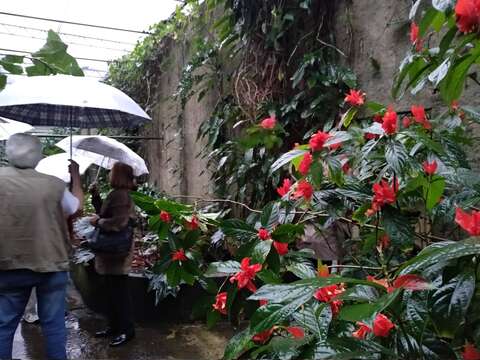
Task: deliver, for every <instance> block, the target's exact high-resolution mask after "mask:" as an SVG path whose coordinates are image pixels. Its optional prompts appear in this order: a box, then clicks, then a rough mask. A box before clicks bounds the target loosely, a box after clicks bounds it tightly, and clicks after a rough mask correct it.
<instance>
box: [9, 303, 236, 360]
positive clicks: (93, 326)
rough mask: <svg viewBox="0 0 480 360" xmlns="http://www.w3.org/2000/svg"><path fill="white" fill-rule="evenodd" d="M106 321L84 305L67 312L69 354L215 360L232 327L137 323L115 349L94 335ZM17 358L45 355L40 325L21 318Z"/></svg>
mask: <svg viewBox="0 0 480 360" xmlns="http://www.w3.org/2000/svg"><path fill="white" fill-rule="evenodd" d="M104 323H105V321H104V319H103V318H102V317H101V316H100V315H98V314H96V313H93V312H92V311H90V310H88V309H86V308H84V307H81V308H77V309H75V310H71V311H70V313H69V314H68V316H67V327H68V345H67V348H68V356H69V358H70V359H119V360H120V359H121V360H144V359H169V360H177V359H178V360H190V359H195V360H201V359H205V360H207V359H208V360H214V359H220V358H221V357H222V355H223V350H224V348H225V345H226V342H227V341H228V339H229V338H230V337H231V336H232V334H233V330H232V329H231V328H230V327H229V326H228V325H227V324H225V325H219V326H216V327H215V329H213V330H208V329H207V328H206V326H205V325H204V324H202V323H195V324H166V323H161V324H148V325H147V324H140V325H139V324H137V328H136V332H137V336H136V338H135V339H134V340H132V341H131V342H130V343H128V344H126V345H125V346H123V347H120V348H116V349H112V348H109V346H108V340H106V339H96V338H94V337H93V336H92V335H93V334H94V333H95V331H97V330H98V329H99V328H102V325H103V324H104ZM13 357H14V358H15V359H23V360H30V359H44V358H45V357H44V355H43V346H42V336H41V329H40V326H39V325H36V324H27V323H24V322H22V323H21V324H20V326H19V328H18V329H17V332H16V334H15V341H14V351H13Z"/></svg>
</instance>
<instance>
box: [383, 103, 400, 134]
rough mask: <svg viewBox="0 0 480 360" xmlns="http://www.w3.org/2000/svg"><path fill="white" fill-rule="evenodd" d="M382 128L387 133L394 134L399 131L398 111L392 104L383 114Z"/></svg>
mask: <svg viewBox="0 0 480 360" xmlns="http://www.w3.org/2000/svg"><path fill="white" fill-rule="evenodd" d="M382 128H383V131H385V134H387V135H392V134H395V133H396V132H397V113H396V112H395V111H394V110H393V108H392V107H391V106H390V107H388V110H387V111H386V112H385V114H384V115H383V123H382Z"/></svg>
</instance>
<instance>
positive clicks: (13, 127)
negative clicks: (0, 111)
mask: <svg viewBox="0 0 480 360" xmlns="http://www.w3.org/2000/svg"><path fill="white" fill-rule="evenodd" d="M32 129H33V126H30V125H28V124H25V123H22V122H19V121H15V120H10V119H5V118H1V117H0V140H7V139H8V138H9V137H10V136H11V135H13V134H17V133H24V132H27V131H30V130H32Z"/></svg>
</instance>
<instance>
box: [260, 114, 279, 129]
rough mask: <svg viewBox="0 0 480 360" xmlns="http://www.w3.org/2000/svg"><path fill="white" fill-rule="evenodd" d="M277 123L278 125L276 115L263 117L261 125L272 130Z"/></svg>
mask: <svg viewBox="0 0 480 360" xmlns="http://www.w3.org/2000/svg"><path fill="white" fill-rule="evenodd" d="M275 125H277V118H276V117H275V115H272V116H270V117H268V118H265V119H263V120H262V122H261V123H260V126H261V127H262V128H264V129H265V130H272V129H273V128H274V127H275Z"/></svg>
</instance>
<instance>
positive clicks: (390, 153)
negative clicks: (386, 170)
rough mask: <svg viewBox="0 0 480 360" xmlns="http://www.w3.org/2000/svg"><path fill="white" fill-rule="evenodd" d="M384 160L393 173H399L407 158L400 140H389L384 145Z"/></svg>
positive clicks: (405, 150)
mask: <svg viewBox="0 0 480 360" xmlns="http://www.w3.org/2000/svg"><path fill="white" fill-rule="evenodd" d="M385 160H387V163H388V165H389V166H390V168H391V169H392V170H393V171H394V172H395V173H397V174H401V173H402V170H403V168H404V167H405V164H406V163H407V160H408V153H407V149H406V148H405V146H404V145H403V144H402V143H401V142H399V141H395V140H390V141H388V142H387V144H386V145H385Z"/></svg>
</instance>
